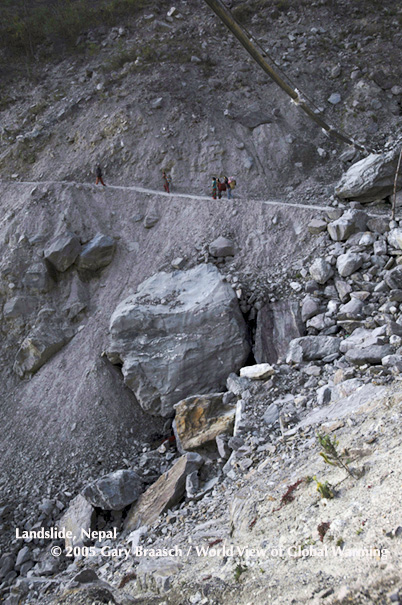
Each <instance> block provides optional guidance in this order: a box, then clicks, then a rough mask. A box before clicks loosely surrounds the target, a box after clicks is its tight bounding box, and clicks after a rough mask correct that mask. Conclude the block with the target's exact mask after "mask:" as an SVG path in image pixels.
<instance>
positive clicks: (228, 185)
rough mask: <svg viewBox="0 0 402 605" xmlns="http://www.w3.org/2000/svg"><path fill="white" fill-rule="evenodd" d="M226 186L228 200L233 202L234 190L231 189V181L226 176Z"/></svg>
mask: <svg viewBox="0 0 402 605" xmlns="http://www.w3.org/2000/svg"><path fill="white" fill-rule="evenodd" d="M225 186H226V191H227V192H228V193H227V196H228V200H231V199H232V189H231V188H230V183H229V179H228V177H227V176H225Z"/></svg>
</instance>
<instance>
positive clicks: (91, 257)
mask: <svg viewBox="0 0 402 605" xmlns="http://www.w3.org/2000/svg"><path fill="white" fill-rule="evenodd" d="M115 247H116V243H115V241H114V239H113V238H112V237H109V236H108V235H103V233H97V234H96V235H95V237H94V238H93V239H91V241H90V242H88V243H87V244H85V246H84V247H83V248H82V251H81V253H80V255H79V257H78V263H77V264H78V268H79V269H84V270H85V269H86V270H88V271H97V270H98V269H102V268H103V267H106V266H107V265H109V263H110V262H111V261H112V258H113V254H114V251H115Z"/></svg>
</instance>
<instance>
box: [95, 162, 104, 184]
mask: <svg viewBox="0 0 402 605" xmlns="http://www.w3.org/2000/svg"><path fill="white" fill-rule="evenodd" d="M98 183H101V184H102V185H103V186H104V187H106V185H105V183H104V182H103V177H102V168H101V167H100V165H99V164H98V165H97V167H96V182H95V185H97V184H98Z"/></svg>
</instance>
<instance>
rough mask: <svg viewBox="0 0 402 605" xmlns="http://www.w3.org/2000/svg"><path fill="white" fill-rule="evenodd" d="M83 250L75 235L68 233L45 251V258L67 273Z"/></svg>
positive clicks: (55, 239) (59, 236) (58, 237)
mask: <svg viewBox="0 0 402 605" xmlns="http://www.w3.org/2000/svg"><path fill="white" fill-rule="evenodd" d="M80 250H81V243H80V240H79V239H78V237H77V236H76V235H75V233H71V232H70V231H67V232H66V233H63V234H62V235H58V236H57V237H55V238H54V239H53V240H52V241H51V242H50V244H49V246H48V247H47V248H46V249H45V251H44V253H43V256H44V257H45V259H46V260H47V261H48V262H49V263H50V264H51V265H53V267H55V268H56V269H57V271H60V272H63V271H66V270H67V269H68V268H69V267H71V265H72V264H73V263H74V261H75V259H76V258H77V256H78V255H79V253H80Z"/></svg>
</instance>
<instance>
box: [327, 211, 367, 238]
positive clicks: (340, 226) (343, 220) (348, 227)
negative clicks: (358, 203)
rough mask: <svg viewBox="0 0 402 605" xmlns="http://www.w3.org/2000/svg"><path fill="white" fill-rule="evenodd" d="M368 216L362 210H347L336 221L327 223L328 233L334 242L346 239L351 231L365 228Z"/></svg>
mask: <svg viewBox="0 0 402 605" xmlns="http://www.w3.org/2000/svg"><path fill="white" fill-rule="evenodd" d="M367 220H368V216H367V214H366V213H365V212H363V211H362V210H353V209H352V210H347V211H346V212H344V214H343V215H342V216H341V217H340V218H338V219H337V220H336V221H334V222H332V223H329V224H328V233H329V235H330V237H331V239H332V240H334V241H335V242H343V241H345V240H347V239H348V238H349V237H350V236H351V235H353V233H358V232H360V231H364V230H365V229H366V225H367Z"/></svg>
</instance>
